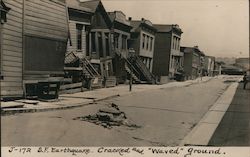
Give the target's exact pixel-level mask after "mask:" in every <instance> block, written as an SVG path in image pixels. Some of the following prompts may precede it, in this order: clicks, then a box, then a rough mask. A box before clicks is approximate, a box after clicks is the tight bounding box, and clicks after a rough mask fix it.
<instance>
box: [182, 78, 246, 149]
mask: <svg viewBox="0 0 250 157" xmlns="http://www.w3.org/2000/svg"><path fill="white" fill-rule="evenodd" d="M240 80H241V78H239V79H238V82H239V81H240ZM227 81H228V82H230V81H231V80H230V79H229V80H227ZM238 82H234V83H232V84H231V85H230V86H229V87H228V88H227V89H226V91H225V92H224V93H223V94H222V95H221V96H220V97H219V98H218V100H217V101H216V102H215V103H214V105H213V106H212V107H211V108H210V109H209V111H208V112H207V113H206V114H205V115H204V116H203V118H202V119H201V120H200V121H199V123H198V124H197V125H196V126H195V127H194V128H193V129H192V130H191V132H190V133H188V134H187V135H186V137H185V138H184V139H183V140H182V142H181V143H180V145H182V146H183V145H195V146H207V145H211V143H209V141H210V139H211V138H212V136H213V134H214V132H215V130H216V128H217V127H218V126H219V125H221V123H220V122H221V120H222V118H223V116H224V115H225V114H226V113H227V112H230V108H229V106H230V104H231V103H233V98H234V97H235V93H236V90H237V87H238V86H239V83H238ZM239 88H240V87H239ZM241 88H242V87H241ZM236 96H237V94H236ZM248 106H249V105H248ZM230 125H231V124H230Z"/></svg>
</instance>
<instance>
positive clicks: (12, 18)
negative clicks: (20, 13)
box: [6, 15, 23, 24]
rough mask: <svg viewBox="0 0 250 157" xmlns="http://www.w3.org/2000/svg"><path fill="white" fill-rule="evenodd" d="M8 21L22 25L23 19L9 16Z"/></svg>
mask: <svg viewBox="0 0 250 157" xmlns="http://www.w3.org/2000/svg"><path fill="white" fill-rule="evenodd" d="M8 21H14V22H17V23H22V22H23V19H22V18H19V17H16V16H14V15H12V16H8ZM6 24H8V22H7V23H6Z"/></svg>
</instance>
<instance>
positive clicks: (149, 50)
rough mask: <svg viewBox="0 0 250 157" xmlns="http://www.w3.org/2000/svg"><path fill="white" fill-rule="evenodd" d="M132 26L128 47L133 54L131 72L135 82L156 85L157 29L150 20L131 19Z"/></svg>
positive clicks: (130, 59)
mask: <svg viewBox="0 0 250 157" xmlns="http://www.w3.org/2000/svg"><path fill="white" fill-rule="evenodd" d="M129 21H130V23H131V26H132V27H133V28H132V30H131V36H130V40H129V42H128V47H129V49H130V50H131V52H133V51H134V53H131V57H130V58H129V61H130V63H131V65H132V66H131V65H130V66H128V67H131V68H130V70H131V71H133V73H134V76H136V77H134V80H140V82H143V83H155V81H156V80H155V76H154V75H153V74H152V66H153V55H154V43H155V33H156V29H155V28H154V27H153V24H152V23H151V22H150V21H149V20H145V19H144V18H142V19H141V20H139V21H134V20H132V18H131V17H130V18H129Z"/></svg>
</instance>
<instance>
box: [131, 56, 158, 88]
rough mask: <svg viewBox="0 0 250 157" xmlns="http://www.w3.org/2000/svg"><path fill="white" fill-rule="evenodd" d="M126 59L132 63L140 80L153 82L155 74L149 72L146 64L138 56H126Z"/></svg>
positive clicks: (154, 81)
mask: <svg viewBox="0 0 250 157" xmlns="http://www.w3.org/2000/svg"><path fill="white" fill-rule="evenodd" d="M128 61H129V62H130V63H131V64H132V65H133V67H134V69H136V70H137V71H138V73H139V74H140V80H141V82H142V81H143V82H146V83H150V84H155V83H156V79H155V76H154V75H153V74H152V73H151V72H150V70H149V69H148V68H147V67H146V65H145V64H144V63H143V62H142V61H141V59H140V58H139V57H138V56H133V57H130V58H128Z"/></svg>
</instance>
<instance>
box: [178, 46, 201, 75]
mask: <svg viewBox="0 0 250 157" xmlns="http://www.w3.org/2000/svg"><path fill="white" fill-rule="evenodd" d="M181 52H183V53H184V74H185V79H196V78H197V77H201V76H202V73H203V69H204V57H205V54H204V53H203V52H202V51H200V50H199V48H198V46H194V47H181Z"/></svg>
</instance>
